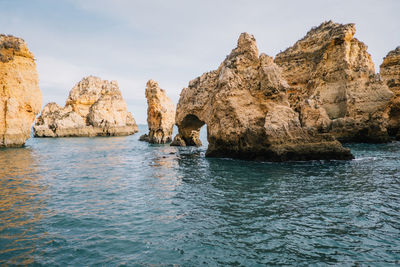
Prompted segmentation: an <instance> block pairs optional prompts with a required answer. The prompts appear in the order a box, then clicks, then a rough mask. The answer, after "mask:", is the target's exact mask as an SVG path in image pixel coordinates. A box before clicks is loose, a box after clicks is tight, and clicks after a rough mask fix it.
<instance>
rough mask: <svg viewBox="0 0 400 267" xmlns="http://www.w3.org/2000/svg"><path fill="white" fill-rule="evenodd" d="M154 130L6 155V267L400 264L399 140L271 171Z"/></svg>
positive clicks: (0, 226) (2, 220) (1, 178)
mask: <svg viewBox="0 0 400 267" xmlns="http://www.w3.org/2000/svg"><path fill="white" fill-rule="evenodd" d="M144 132H146V126H144V125H142V126H140V133H138V134H135V135H133V136H128V137H108V138H107V137H98V138H58V139H50V138H49V139H37V138H31V139H30V140H29V141H28V142H27V143H26V146H25V147H24V148H19V149H2V150H0V265H3V264H8V265H12V264H16V265H24V264H28V265H38V266H39V265H46V266H66V265H69V266H88V265H90V266H93V265H100V266H265V265H274V266H276V265H297V266H308V265H315V266H325V265H337V266H396V265H397V266H398V265H399V264H400V143H399V142H394V143H390V144H381V145H371V144H368V145H363V144H352V145H348V146H349V147H350V148H351V149H352V151H353V153H354V155H355V157H356V159H355V160H352V161H348V162H340V161H330V162H320V161H314V162H290V163H262V162H249V161H241V160H231V159H215V158H210V159H209V158H205V156H204V154H205V150H206V145H207V144H206V140H205V139H206V138H205V132H204V129H203V131H202V137H201V138H202V139H203V140H204V143H205V144H204V146H203V147H200V148H193V147H188V148H177V147H170V146H168V145H151V144H148V143H144V142H139V141H138V138H139V136H140V134H142V133H144Z"/></svg>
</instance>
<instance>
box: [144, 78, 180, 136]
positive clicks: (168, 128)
mask: <svg viewBox="0 0 400 267" xmlns="http://www.w3.org/2000/svg"><path fill="white" fill-rule="evenodd" d="M146 98H147V105H148V108H147V124H148V127H149V134H148V135H147V134H145V135H142V136H141V137H140V140H141V141H147V142H150V143H155V144H165V143H167V142H171V140H172V130H173V127H174V124H175V105H174V103H173V102H172V101H171V99H170V98H169V97H167V96H166V95H165V91H164V90H163V89H161V88H160V87H159V86H158V83H157V82H155V81H153V80H149V81H148V82H147V84H146Z"/></svg>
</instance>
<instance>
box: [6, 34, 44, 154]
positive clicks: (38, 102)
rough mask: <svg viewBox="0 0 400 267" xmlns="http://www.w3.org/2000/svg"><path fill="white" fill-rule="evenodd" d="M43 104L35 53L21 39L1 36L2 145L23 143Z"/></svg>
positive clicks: (8, 145) (28, 135)
mask: <svg viewBox="0 0 400 267" xmlns="http://www.w3.org/2000/svg"><path fill="white" fill-rule="evenodd" d="M41 106H42V93H41V91H40V88H39V81H38V73H37V70H36V64H35V59H34V56H33V54H32V53H31V52H30V51H29V49H28V47H27V45H26V43H25V42H24V40H22V39H21V38H17V37H13V36H6V35H0V147H11V146H22V145H23V144H24V143H25V141H26V140H27V139H28V138H29V137H30V133H31V127H32V123H33V121H34V119H35V116H36V115H37V114H38V113H39V112H40V108H41Z"/></svg>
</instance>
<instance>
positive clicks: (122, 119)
mask: <svg viewBox="0 0 400 267" xmlns="http://www.w3.org/2000/svg"><path fill="white" fill-rule="evenodd" d="M33 129H34V135H35V136H36V137H63V136H109V135H130V134H134V133H136V132H137V131H138V127H137V125H136V122H135V120H134V119H133V117H132V114H131V113H130V112H128V111H127V108H126V103H125V101H124V100H123V98H122V95H121V91H120V90H119V88H118V84H117V82H116V81H111V82H109V81H105V80H101V79H100V78H97V77H94V76H89V77H86V78H83V79H82V80H81V81H80V82H79V83H77V84H76V85H75V86H74V88H72V90H71V92H70V93H69V97H68V99H67V102H66V104H65V107H60V106H59V105H57V104H56V103H49V104H47V105H46V106H45V107H44V108H43V111H42V113H41V115H40V116H39V117H38V118H37V120H36V124H35V126H34V127H33Z"/></svg>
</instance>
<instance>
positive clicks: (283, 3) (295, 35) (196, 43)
mask: <svg viewBox="0 0 400 267" xmlns="http://www.w3.org/2000/svg"><path fill="white" fill-rule="evenodd" d="M399 10H400V1H399V0H380V1H377V0H374V1H372V0H358V1H356V0H346V1H337V0H325V1H321V0H313V1H312V0H309V1H288V0H280V1H261V0H260V1H251V0H247V1H239V0H231V1H228V0H219V1H218V0H214V1H207V0H203V1H188V0H186V1H176V0H169V1H167V0H163V1H161V0H158V1H150V0H149V1H128V0H114V1H111V0H25V1H24V0H0V29H1V32H2V33H6V34H13V35H15V36H18V37H22V38H23V39H25V40H26V41H27V43H28V46H29V48H30V50H31V51H32V52H33V53H34V54H35V56H36V58H37V66H38V71H39V79H40V87H41V89H42V92H43V105H45V104H46V103H48V102H50V101H55V102H57V103H58V104H60V105H64V103H65V100H66V98H67V96H68V93H69V90H70V89H71V88H72V87H73V86H74V85H75V84H76V83H77V82H78V81H79V80H80V79H81V78H82V77H84V76H87V75H90V74H92V75H96V76H99V77H101V78H103V79H109V80H117V81H118V83H119V85H120V89H121V91H122V94H123V96H124V98H125V100H126V102H127V104H128V109H129V111H131V112H132V113H133V116H134V117H135V119H136V120H137V122H138V123H145V122H146V109H147V104H146V99H145V97H144V89H145V85H146V81H147V80H148V79H150V78H152V79H154V80H156V81H158V82H159V84H160V86H161V87H162V88H164V89H166V91H167V94H168V95H169V96H170V97H171V98H172V99H173V101H174V102H175V103H177V101H178V99H179V93H180V91H181V89H182V88H183V87H185V86H187V84H188V82H189V81H190V80H191V79H194V78H196V77H197V76H199V75H201V74H202V73H204V72H206V71H209V70H212V69H215V68H217V67H218V65H219V64H220V63H221V61H222V60H223V59H224V58H225V56H226V55H227V54H228V53H229V52H230V51H231V49H233V48H234V47H235V45H236V40H237V38H238V37H239V34H240V33H241V32H244V31H246V32H249V33H251V34H253V35H254V36H255V38H256V40H257V43H258V46H259V50H260V52H264V53H267V54H268V55H270V56H275V55H276V54H277V53H279V51H280V50H284V49H286V48H287V47H289V46H291V45H292V44H294V43H295V42H296V41H297V40H298V39H300V38H302V37H303V36H304V35H305V34H306V33H307V31H308V30H309V29H310V28H311V27H313V26H317V25H319V24H320V23H321V22H323V21H325V20H330V19H331V20H333V21H335V22H340V23H356V28H357V33H356V37H357V38H358V39H359V40H361V41H363V42H364V43H365V44H367V45H368V51H369V53H370V54H371V55H372V58H373V60H374V62H375V67H376V68H377V69H378V68H379V65H380V64H381V63H382V58H383V57H384V56H385V55H386V54H387V52H389V51H390V50H392V49H394V48H395V47H396V46H398V45H400V30H399V29H400V15H399Z"/></svg>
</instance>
